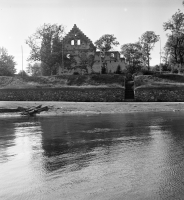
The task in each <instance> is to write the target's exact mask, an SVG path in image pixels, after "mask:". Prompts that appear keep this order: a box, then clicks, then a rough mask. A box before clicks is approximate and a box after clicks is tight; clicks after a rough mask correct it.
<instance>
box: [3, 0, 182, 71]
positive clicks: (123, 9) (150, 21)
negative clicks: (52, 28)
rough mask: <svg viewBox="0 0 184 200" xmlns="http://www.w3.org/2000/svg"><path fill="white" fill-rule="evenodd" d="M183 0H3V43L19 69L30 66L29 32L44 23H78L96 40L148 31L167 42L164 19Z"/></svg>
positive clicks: (126, 38) (156, 57)
mask: <svg viewBox="0 0 184 200" xmlns="http://www.w3.org/2000/svg"><path fill="white" fill-rule="evenodd" d="M178 9H180V10H181V11H184V7H183V6H182V0H0V19H1V20H0V46H1V47H2V46H3V47H5V48H6V49H7V50H8V53H9V54H10V55H13V56H14V57H15V61H16V63H17V65H16V68H17V71H19V70H21V69H22V54H21V45H22V47H23V60H24V62H23V68H24V69H25V68H26V66H27V63H28V62H27V61H26V59H27V57H28V55H29V52H30V49H29V47H28V45H26V44H25V40H26V39H27V38H28V36H30V35H32V34H33V33H34V32H35V31H36V29H37V28H38V27H39V26H41V25H43V24H44V23H52V24H54V23H57V24H58V25H59V24H62V25H64V26H65V28H66V33H67V32H69V31H70V29H72V27H73V25H74V24H76V25H77V26H78V27H79V28H80V30H81V31H83V32H84V34H86V35H87V36H88V37H89V38H90V39H91V40H92V41H93V42H95V41H96V40H97V39H99V37H101V36H102V35H103V34H114V35H115V36H116V37H117V40H118V41H119V43H120V45H119V46H118V48H116V50H120V47H121V45H123V44H126V43H133V42H136V41H138V38H139V37H140V36H141V35H142V34H143V33H144V32H145V31H154V32H155V33H156V34H157V35H160V36H161V46H162V47H163V46H164V44H165V42H166V32H164V30H163V23H164V22H166V21H168V20H169V19H170V18H171V16H172V15H173V14H174V13H175V12H176V11H177V10H178ZM159 53H160V42H157V44H156V45H155V48H154V51H152V54H151V57H152V60H151V65H156V64H159V63H160V54H159Z"/></svg>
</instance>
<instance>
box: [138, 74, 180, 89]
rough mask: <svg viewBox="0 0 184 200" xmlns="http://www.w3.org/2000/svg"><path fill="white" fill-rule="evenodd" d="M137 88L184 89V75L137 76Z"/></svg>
mask: <svg viewBox="0 0 184 200" xmlns="http://www.w3.org/2000/svg"><path fill="white" fill-rule="evenodd" d="M134 81H135V88H157V89H159V88H162V89H164V88H176V87H178V88H182V87H183V88H184V75H180V74H155V75H141V76H136V77H135V79H134Z"/></svg>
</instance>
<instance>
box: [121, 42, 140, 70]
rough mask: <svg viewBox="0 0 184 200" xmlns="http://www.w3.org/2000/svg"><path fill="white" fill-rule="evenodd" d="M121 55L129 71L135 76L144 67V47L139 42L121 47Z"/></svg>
mask: <svg viewBox="0 0 184 200" xmlns="http://www.w3.org/2000/svg"><path fill="white" fill-rule="evenodd" d="M121 54H122V55H123V56H124V57H125V59H126V63H127V67H126V68H127V70H128V72H129V73H131V74H134V73H135V72H137V71H140V69H141V68H142V66H143V53H142V46H141V44H140V43H139V42H136V43H128V44H124V45H122V46H121Z"/></svg>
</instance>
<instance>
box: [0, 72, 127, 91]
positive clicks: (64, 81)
mask: <svg viewBox="0 0 184 200" xmlns="http://www.w3.org/2000/svg"><path fill="white" fill-rule="evenodd" d="M60 87H124V76H122V75H117V74H102V75H99V74H92V75H61V76H40V77H30V76H25V77H21V76H14V77H8V76H0V88H1V89H3V88H4V89H7V88H9V89H16V88H21V89H23V88H60Z"/></svg>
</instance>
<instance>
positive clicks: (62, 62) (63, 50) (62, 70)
mask: <svg viewBox="0 0 184 200" xmlns="http://www.w3.org/2000/svg"><path fill="white" fill-rule="evenodd" d="M63 51H64V43H63V40H62V71H63V72H64V56H63Z"/></svg>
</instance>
